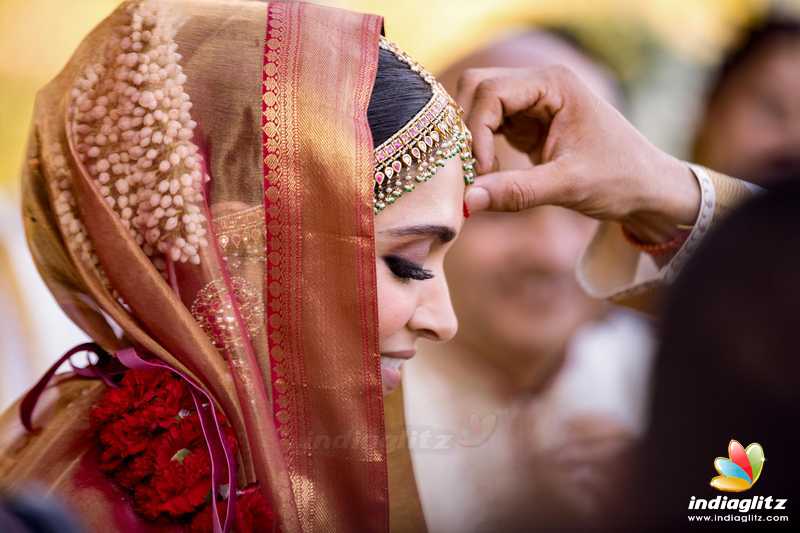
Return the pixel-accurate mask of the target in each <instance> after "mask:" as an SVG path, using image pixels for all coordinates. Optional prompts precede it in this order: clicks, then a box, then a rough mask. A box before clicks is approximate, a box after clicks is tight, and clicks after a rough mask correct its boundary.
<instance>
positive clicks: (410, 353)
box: [381, 350, 417, 359]
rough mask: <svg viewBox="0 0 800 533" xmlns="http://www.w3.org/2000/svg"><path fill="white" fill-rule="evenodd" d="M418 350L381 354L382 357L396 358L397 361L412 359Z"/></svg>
mask: <svg viewBox="0 0 800 533" xmlns="http://www.w3.org/2000/svg"><path fill="white" fill-rule="evenodd" d="M416 353H417V351H416V350H401V351H399V352H381V357H394V358H396V359H411V358H412V357H414V355H416Z"/></svg>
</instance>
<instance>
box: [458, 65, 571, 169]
mask: <svg viewBox="0 0 800 533" xmlns="http://www.w3.org/2000/svg"><path fill="white" fill-rule="evenodd" d="M553 74H557V72H551V71H550V70H547V69H545V70H541V71H539V70H536V71H529V70H526V71H525V75H523V76H520V75H516V76H505V77H503V76H500V77H488V78H485V79H483V80H482V81H480V82H479V83H478V85H477V87H476V88H475V90H474V94H473V97H472V105H471V110H470V112H469V114H468V116H467V119H466V124H467V127H468V128H469V129H470V131H471V132H472V135H473V154H474V155H475V158H476V159H477V161H478V173H479V174H485V173H488V172H491V171H492V170H493V168H492V166H493V161H494V139H493V137H492V134H493V133H494V132H496V131H497V130H498V129H499V128H500V126H501V125H502V124H503V122H504V120H505V118H506V117H508V116H512V115H515V114H517V113H525V114H526V115H527V116H531V117H535V118H536V119H538V120H539V121H540V122H541V123H542V125H544V127H545V130H546V128H547V125H548V124H549V122H550V120H552V118H553V117H554V116H555V114H556V113H557V112H558V111H559V110H560V109H561V106H562V102H563V98H562V95H561V92H560V89H559V86H558V81H557V79H556V78H555V77H554V75H553ZM539 134H540V127H538V126H537V128H536V130H535V131H531V132H530V136H531V138H532V139H533V138H538V135H539Z"/></svg>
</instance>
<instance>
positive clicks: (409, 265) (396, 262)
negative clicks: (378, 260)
mask: <svg viewBox="0 0 800 533" xmlns="http://www.w3.org/2000/svg"><path fill="white" fill-rule="evenodd" d="M383 260H384V261H385V262H386V266H388V267H389V270H391V271H392V274H394V275H395V276H397V277H398V278H400V279H401V280H404V281H407V280H412V279H414V280H419V281H424V280H426V279H431V278H432V277H433V272H431V271H430V270H428V269H426V268H423V267H422V266H420V265H418V264H417V263H415V262H413V261H410V260H408V259H406V258H404V257H400V256H399V255H385V256H383Z"/></svg>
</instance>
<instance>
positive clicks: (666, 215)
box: [622, 154, 701, 243]
mask: <svg viewBox="0 0 800 533" xmlns="http://www.w3.org/2000/svg"><path fill="white" fill-rule="evenodd" d="M648 171H649V172H648V173H649V177H648V178H647V179H646V180H645V181H644V182H643V194H642V197H641V200H640V201H641V206H640V209H638V210H636V211H635V212H633V213H632V214H631V215H630V216H628V217H627V218H626V219H625V220H623V221H622V223H623V225H624V226H625V228H626V229H627V231H628V232H629V233H630V234H632V235H634V236H635V237H636V238H638V239H639V240H640V241H642V242H649V243H664V242H669V241H672V240H674V239H675V238H676V236H678V235H680V234H681V232H682V231H684V230H685V229H686V227H688V226H691V225H693V224H694V222H695V220H696V219H697V213H698V210H699V208H700V198H701V193H700V186H699V185H698V183H697V179H696V178H695V176H694V173H692V170H691V168H690V167H689V165H688V164H687V163H685V162H684V161H681V160H679V159H677V158H675V157H672V156H670V155H667V154H663V157H661V158H660V161H655V162H653V164H652V165H651V166H649V167H648Z"/></svg>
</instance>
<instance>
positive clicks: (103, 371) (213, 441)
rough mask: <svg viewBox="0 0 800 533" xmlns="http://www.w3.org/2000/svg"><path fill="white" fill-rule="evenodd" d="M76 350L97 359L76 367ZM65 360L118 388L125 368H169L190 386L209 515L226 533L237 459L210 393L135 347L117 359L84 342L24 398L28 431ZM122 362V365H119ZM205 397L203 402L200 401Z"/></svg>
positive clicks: (80, 371) (233, 500) (22, 405)
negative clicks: (204, 454)
mask: <svg viewBox="0 0 800 533" xmlns="http://www.w3.org/2000/svg"><path fill="white" fill-rule="evenodd" d="M79 352H91V353H94V354H95V355H97V361H96V362H91V361H90V363H89V365H88V366H86V367H76V366H75V365H73V364H72V361H71V360H70V358H71V357H72V356H73V355H75V354H76V353H79ZM66 361H69V362H70V366H72V371H73V373H75V374H76V375H78V376H81V377H85V378H88V379H100V380H102V381H103V383H105V384H106V385H108V386H109V387H115V388H116V387H117V385H116V384H115V383H114V381H113V380H112V377H113V376H116V375H119V374H121V373H124V372H125V369H126V368H131V369H149V370H154V369H162V370H168V371H170V372H172V373H173V374H175V375H176V376H178V377H179V378H181V379H182V380H183V381H184V382H186V383H187V384H188V385H189V386H190V393H191V395H192V401H193V402H194V406H195V409H196V410H197V414H198V418H199V420H200V428H201V429H202V431H203V439H204V440H205V442H206V448H207V449H208V454H209V457H210V460H211V488H212V490H211V497H212V502H211V503H212V505H211V514H212V517H213V528H214V533H228V532H229V531H230V530H231V528H232V527H233V517H234V513H235V512H236V511H235V509H236V488H237V485H236V462H235V459H234V457H233V451H232V450H231V448H230V446H228V442H227V441H226V440H225V433H224V432H223V431H222V426H220V424H219V419H218V418H217V411H216V407H215V406H214V402H213V400H212V398H211V396H210V395H209V394H208V393H207V392H206V391H205V390H204V389H203V388H202V387H201V386H200V385H198V384H196V383H195V382H194V381H193V380H192V379H191V378H189V376H187V375H186V374H184V373H183V372H180V371H178V370H176V369H174V368H172V367H171V366H169V365H167V364H166V363H163V362H161V361H157V360H150V361H148V360H145V359H143V358H142V357H141V356H140V355H139V353H138V352H137V351H136V348H132V347H131V348H123V349H122V350H119V351H118V352H116V358H113V357H111V356H110V355H109V354H108V353H107V352H106V351H105V350H103V349H102V348H101V347H100V346H99V345H98V344H96V343H94V342H87V343H84V344H79V345H77V346H75V347H73V348H71V349H70V350H68V351H67V352H66V353H65V354H64V355H62V356H61V357H59V358H58V360H57V361H56V362H55V363H54V364H53V366H51V367H50V368H49V369H48V370H47V372H45V374H44V375H43V376H42V377H41V379H40V380H39V381H38V382H37V383H36V385H34V386H33V387H32V388H31V390H29V391H28V393H27V394H25V397H24V398H23V399H22V402H21V403H20V408H19V410H20V419H21V421H22V425H23V426H25V429H27V430H28V431H30V432H34V431H35V429H34V427H33V424H32V418H33V411H34V409H35V408H36V404H37V403H38V401H39V398H40V397H41V395H42V393H43V392H44V391H45V389H46V388H47V385H48V384H49V383H50V381H51V380H52V379H53V376H54V375H55V373H56V371H57V370H58V369H59V367H61V365H62V364H64V363H65V362H66ZM120 363H121V364H120ZM202 400H205V401H202ZM223 461H224V462H225V464H226V466H227V468H228V479H227V481H228V499H227V505H226V514H225V523H224V524H222V523H221V522H220V517H219V512H218V511H217V492H218V488H219V487H220V481H221V476H222V465H223Z"/></svg>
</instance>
